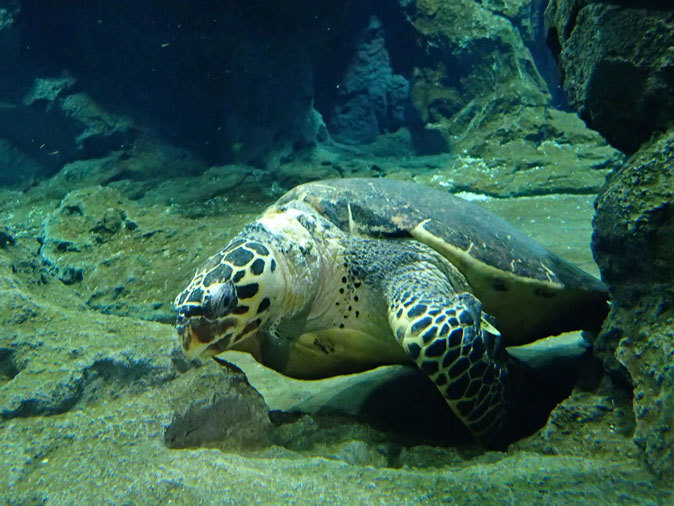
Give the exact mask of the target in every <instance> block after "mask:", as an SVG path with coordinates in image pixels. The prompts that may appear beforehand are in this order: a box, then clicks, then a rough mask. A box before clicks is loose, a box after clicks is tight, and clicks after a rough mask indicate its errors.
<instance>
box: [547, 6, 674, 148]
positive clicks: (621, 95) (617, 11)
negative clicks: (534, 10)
mask: <svg viewBox="0 0 674 506" xmlns="http://www.w3.org/2000/svg"><path fill="white" fill-rule="evenodd" d="M545 23H546V29H547V32H548V40H550V41H551V43H552V45H553V46H554V48H555V49H556V50H557V53H558V58H559V62H560V65H561V68H562V72H563V86H564V90H565V91H566V93H567V95H568V97H569V101H570V103H571V105H572V106H573V107H574V108H575V109H576V110H577V111H578V112H579V113H580V115H581V117H582V118H583V119H584V120H585V121H586V122H587V124H588V126H589V127H590V128H593V129H595V130H598V131H599V132H600V133H601V134H602V135H603V136H604V137H606V139H607V140H608V141H609V142H610V143H611V144H612V145H613V146H615V147H617V148H619V149H621V150H623V151H625V152H628V153H633V152H634V151H636V150H637V149H638V148H639V146H640V145H641V144H642V143H643V142H644V141H646V140H647V139H648V138H649V137H650V136H651V135H652V134H653V133H654V132H660V131H663V130H664V129H666V128H667V126H668V125H671V122H672V117H674V58H673V55H672V49H671V48H672V47H673V46H674V11H673V10H672V8H671V4H669V3H667V2H658V1H652V2H644V3H641V4H640V5H639V6H638V7H633V6H632V4H630V3H627V4H625V3H624V2H618V4H616V2H604V1H597V2H591V1H587V0H554V1H552V2H550V4H549V5H548V8H547V9H546V16H545Z"/></svg>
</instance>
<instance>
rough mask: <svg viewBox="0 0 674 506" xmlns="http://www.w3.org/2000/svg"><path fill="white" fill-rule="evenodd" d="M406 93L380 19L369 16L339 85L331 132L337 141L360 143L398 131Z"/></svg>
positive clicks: (407, 87)
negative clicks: (393, 61) (389, 51)
mask: <svg viewBox="0 0 674 506" xmlns="http://www.w3.org/2000/svg"><path fill="white" fill-rule="evenodd" d="M408 95H409V83H408V82H407V80H406V79H405V78H404V77H403V76H401V75H399V74H394V73H393V69H392V68H391V62H390V57H389V53H388V50H387V49H386V41H385V38H384V31H383V28H382V22H381V20H380V19H379V18H377V17H376V16H372V18H371V19H370V23H369V24H368V26H367V27H366V28H365V29H364V30H363V32H362V34H361V37H360V38H359V40H358V42H357V46H356V54H355V55H354V58H353V60H352V61H351V62H350V63H349V66H348V67H347V71H346V74H345V76H344V79H343V80H342V82H341V83H340V84H339V85H338V91H337V92H336V100H335V104H334V106H333V110H332V114H331V116H330V118H329V121H328V128H329V129H330V134H331V135H332V136H333V137H334V138H335V139H336V140H338V141H340V142H345V143H348V144H362V143H368V142H372V141H374V140H375V139H376V138H377V136H379V135H380V134H382V133H385V132H387V131H393V130H397V129H398V128H400V127H401V126H402V125H403V124H404V120H405V109H406V106H407V102H408Z"/></svg>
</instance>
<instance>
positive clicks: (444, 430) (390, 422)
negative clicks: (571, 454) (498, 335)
mask: <svg viewBox="0 0 674 506" xmlns="http://www.w3.org/2000/svg"><path fill="white" fill-rule="evenodd" d="M600 374H601V365H600V363H599V361H598V360H597V359H596V358H595V357H594V356H592V353H591V352H588V353H586V354H585V355H583V356H582V357H574V358H572V359H562V360H557V361H556V362H554V363H553V364H549V363H548V364H546V366H545V367H544V368H534V367H528V366H524V378H523V379H524V381H523V382H522V384H521V385H520V386H519V389H518V395H517V398H516V400H515V402H514V405H513V406H511V410H510V416H509V419H508V421H507V424H506V428H505V429H504V431H503V434H502V437H500V438H499V440H498V442H497V443H496V445H495V447H496V448H499V449H500V448H505V447H506V446H507V445H509V444H510V443H512V442H514V441H517V440H519V439H521V438H523V437H526V436H529V435H531V434H534V433H535V432H536V431H538V430H539V429H541V428H542V427H543V426H544V425H545V424H546V422H547V420H548V417H549V416H550V413H551V412H552V410H553V409H554V408H555V406H557V405H558V404H559V403H560V402H561V401H563V400H564V399H566V398H567V397H568V396H569V395H570V394H571V392H572V390H573V389H574V387H576V386H577V385H580V386H581V387H582V388H588V387H591V386H592V385H593V384H596V383H597V382H598V378H599V376H600ZM359 418H361V419H363V420H364V421H366V422H367V423H369V424H370V425H372V426H373V427H375V428H377V429H381V430H385V431H387V432H393V433H395V434H397V435H401V436H404V437H405V438H406V439H411V440H413V441H414V440H416V441H418V442H420V443H431V444H439V445H458V444H465V443H470V442H473V438H472V436H471V434H470V432H469V431H468V430H467V429H466V427H465V426H464V425H463V423H462V422H461V421H460V420H459V419H458V417H456V416H455V415H454V413H453V412H452V411H451V410H450V409H449V407H448V406H447V403H446V402H445V400H444V398H443V397H442V394H440V392H439V391H438V390H437V388H436V387H435V386H434V385H433V383H432V382H431V380H430V379H428V378H427V377H426V376H425V375H424V374H423V373H421V372H420V371H419V370H417V369H416V368H413V367H410V368H408V369H406V370H404V371H401V373H400V374H398V375H396V376H395V377H393V378H391V379H389V380H388V381H386V382H383V383H382V384H381V385H379V386H378V387H377V388H376V389H375V390H373V391H372V392H371V393H370V395H369V396H368V397H367V399H366V400H365V402H363V404H362V406H361V410H360V413H359Z"/></svg>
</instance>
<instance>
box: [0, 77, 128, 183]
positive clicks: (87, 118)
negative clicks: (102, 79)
mask: <svg viewBox="0 0 674 506" xmlns="http://www.w3.org/2000/svg"><path fill="white" fill-rule="evenodd" d="M15 93H21V94H22V98H21V100H18V101H16V102H14V103H9V104H7V105H6V106H5V107H0V136H1V137H5V138H6V139H8V141H9V142H10V143H11V144H12V145H14V146H16V148H17V149H20V150H21V151H22V152H23V153H24V154H25V155H27V156H28V157H29V158H30V164H29V165H28V169H29V170H28V172H27V173H25V174H22V173H21V172H19V173H17V174H14V177H13V180H14V181H21V180H22V179H26V178H27V177H30V176H34V175H35V173H36V172H37V170H36V169H35V168H34V166H35V165H38V166H39V167H40V168H41V174H39V175H40V176H41V177H42V178H44V177H47V176H50V175H52V174H54V173H55V172H56V171H58V170H59V169H60V168H61V167H62V166H63V164H64V163H67V162H69V161H72V160H77V159H82V158H93V157H98V156H102V155H105V154H107V153H109V152H110V151H113V150H119V149H124V148H128V147H129V144H130V143H131V142H132V141H134V140H135V139H136V137H137V136H138V134H139V130H138V129H137V128H136V127H135V125H133V123H132V122H131V120H129V119H128V118H126V117H124V116H122V115H119V114H114V113H111V112H109V111H107V110H105V109H104V108H103V107H102V106H101V105H100V103H98V102H97V101H96V100H94V99H93V98H92V97H91V96H90V95H89V94H87V93H85V92H83V91H81V90H78V86H77V80H76V79H75V78H74V77H72V76H70V75H68V74H64V75H61V76H58V77H49V78H36V79H33V81H32V83H30V84H29V85H27V86H18V87H17V89H16V90H15ZM25 155H24V158H26V156H25ZM14 181H11V182H14Z"/></svg>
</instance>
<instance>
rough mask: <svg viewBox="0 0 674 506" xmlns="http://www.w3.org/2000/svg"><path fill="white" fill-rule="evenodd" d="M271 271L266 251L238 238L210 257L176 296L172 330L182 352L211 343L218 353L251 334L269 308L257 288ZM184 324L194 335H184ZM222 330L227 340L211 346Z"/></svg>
mask: <svg viewBox="0 0 674 506" xmlns="http://www.w3.org/2000/svg"><path fill="white" fill-rule="evenodd" d="M252 228H254V227H252ZM249 235H250V234H245V235H244V237H248V236H249ZM274 271H276V262H275V260H273V258H271V255H270V250H269V248H268V247H267V246H265V245H264V244H262V243H260V242H256V241H253V240H245V239H242V238H241V235H240V236H239V237H237V238H235V239H234V240H233V241H232V242H231V243H230V244H229V245H228V246H226V247H225V248H223V249H222V250H221V251H219V252H218V253H216V254H215V255H213V256H212V257H211V258H209V259H208V260H207V261H206V262H205V263H204V265H203V266H202V267H201V268H200V269H199V270H198V271H197V273H196V274H195V277H194V279H193V280H192V282H191V283H190V285H189V286H188V287H187V288H186V289H185V290H184V291H183V292H182V293H181V294H180V295H178V297H177V298H176V302H175V303H176V308H177V310H178V322H177V329H178V333H179V335H180V336H181V338H182V340H183V347H184V348H185V350H186V351H187V350H188V349H189V348H190V347H191V346H193V344H194V342H197V343H201V344H209V343H213V344H211V345H210V346H209V349H210V350H212V351H213V352H218V351H222V350H225V349H228V348H229V347H231V346H232V345H234V344H236V343H237V342H239V341H242V340H244V339H245V338H246V337H248V336H249V335H251V334H252V333H254V332H255V331H256V330H257V329H258V328H259V327H260V325H261V324H262V322H263V319H264V318H263V317H259V318H258V316H259V315H265V313H266V312H267V311H268V309H269V307H270V305H271V300H270V299H269V297H266V296H263V295H262V294H261V290H260V285H261V284H262V283H263V282H265V280H266V279H268V276H270V275H273V273H274ZM223 297H226V300H222V299H223ZM215 299H217V300H215ZM212 308H215V309H212ZM209 309H210V310H209ZM232 316H233V317H232ZM188 321H189V326H190V328H191V329H192V331H193V332H188V331H187V327H188ZM223 332H224V333H225V335H226V337H225V338H224V339H222V340H218V341H217V342H215V341H214V340H215V339H216V338H220V337H221V335H222V334H223Z"/></svg>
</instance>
